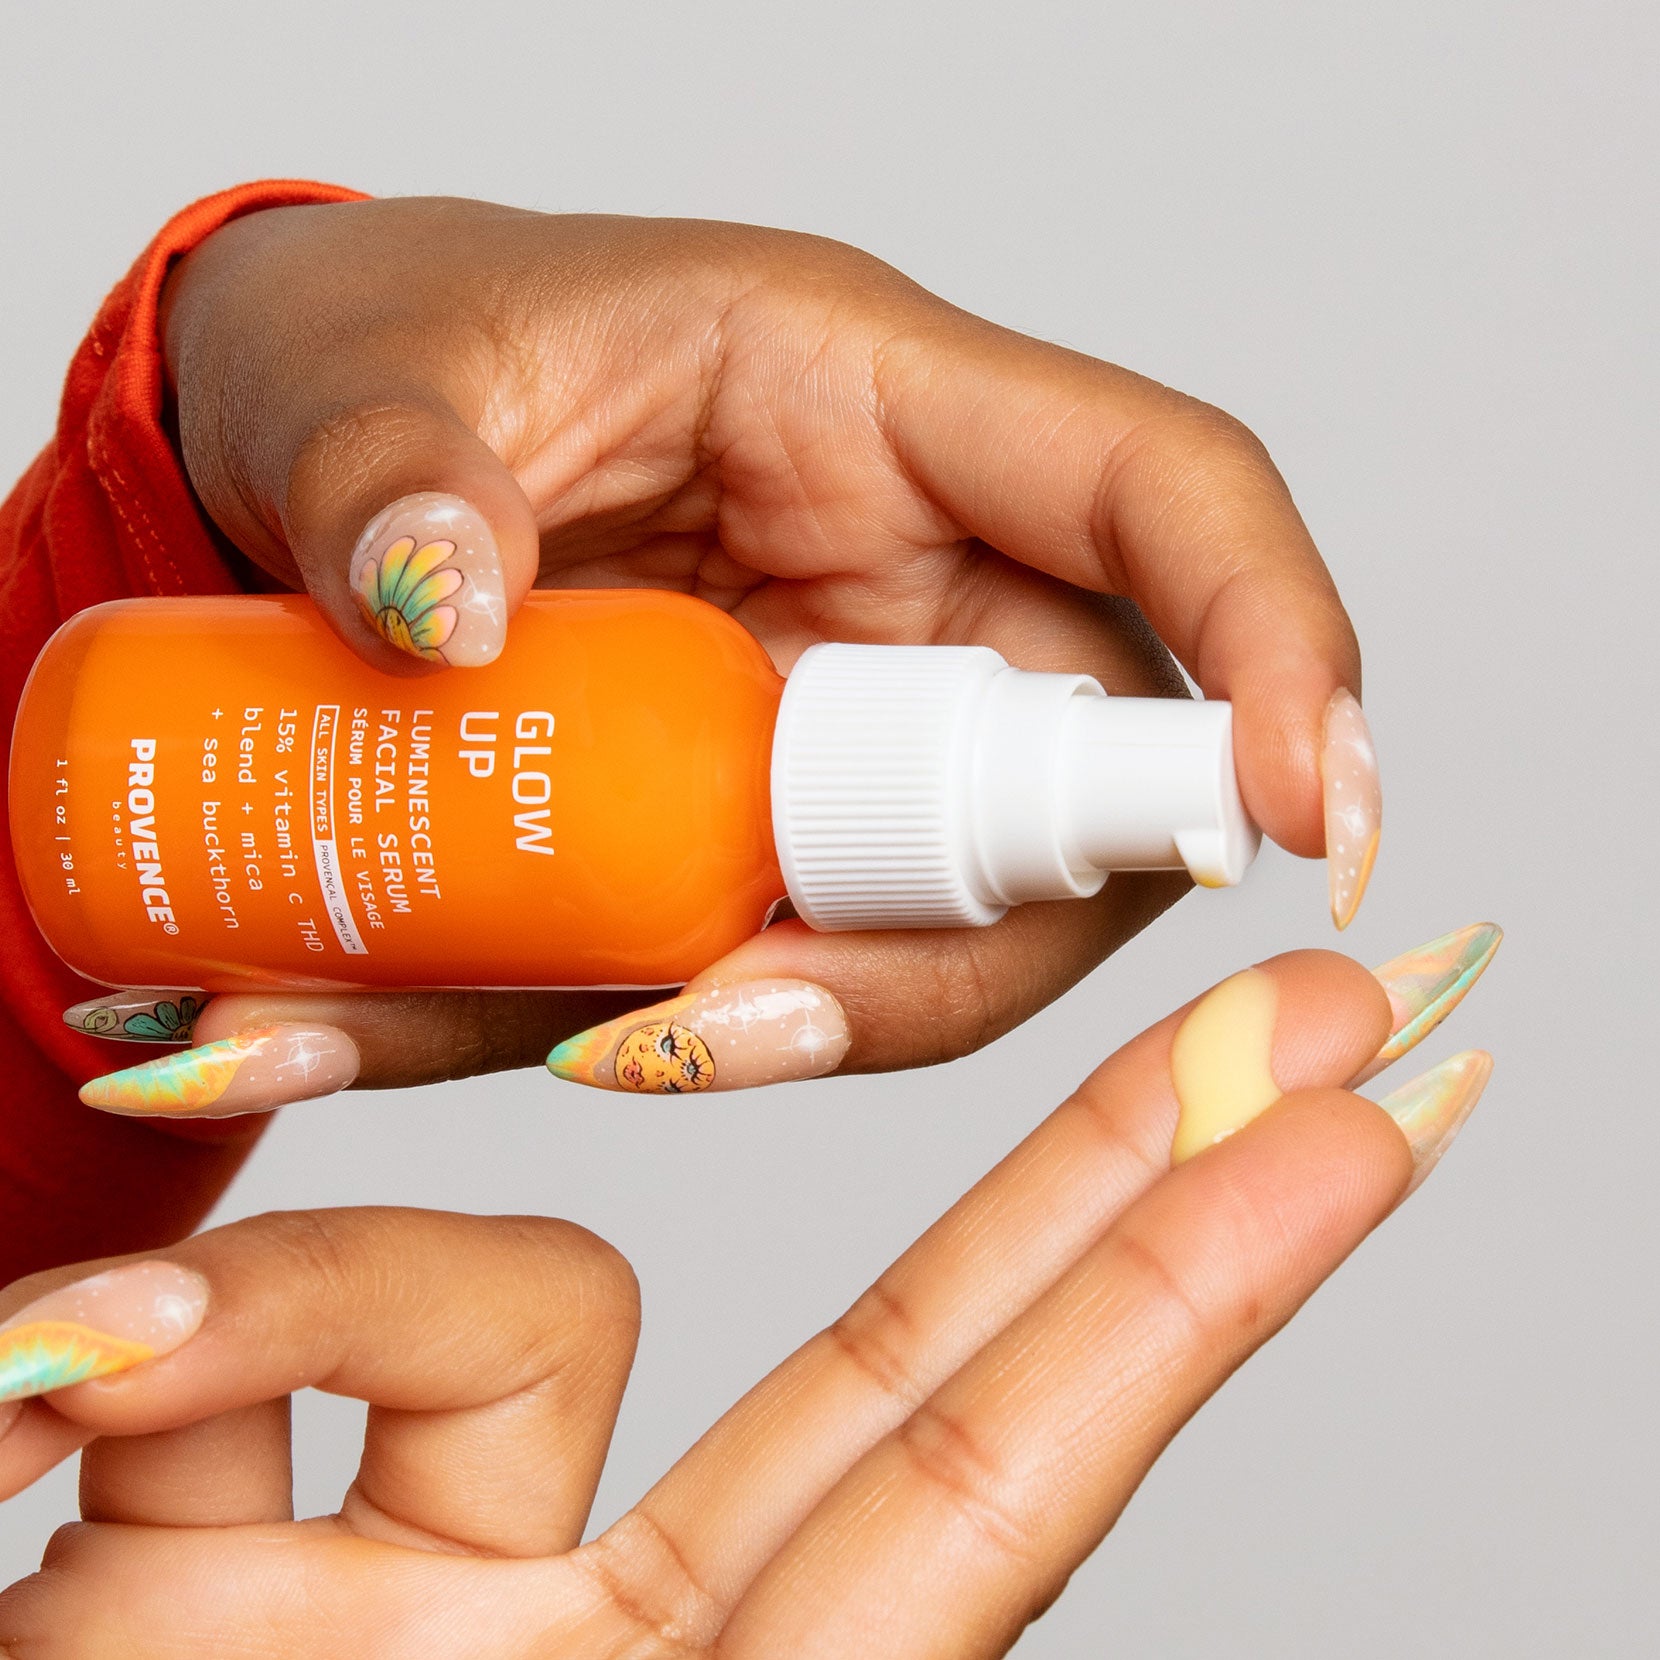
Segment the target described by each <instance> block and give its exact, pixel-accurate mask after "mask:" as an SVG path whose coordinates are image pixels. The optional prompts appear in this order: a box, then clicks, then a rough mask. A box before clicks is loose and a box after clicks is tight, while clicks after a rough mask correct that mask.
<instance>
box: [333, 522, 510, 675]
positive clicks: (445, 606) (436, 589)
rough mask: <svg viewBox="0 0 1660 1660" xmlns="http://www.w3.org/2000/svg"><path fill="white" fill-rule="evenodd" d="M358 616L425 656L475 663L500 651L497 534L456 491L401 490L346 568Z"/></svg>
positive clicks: (502, 605)
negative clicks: (451, 493) (405, 492)
mask: <svg viewBox="0 0 1660 1660" xmlns="http://www.w3.org/2000/svg"><path fill="white" fill-rule="evenodd" d="M349 576H350V582H351V588H352V593H353V595H354V597H355V598H356V600H357V603H358V607H359V609H360V610H361V611H362V613H363V617H364V620H365V621H366V622H367V623H368V624H369V626H370V627H371V628H372V629H374V631H375V632H376V633H377V634H378V635H380V637H381V638H382V639H383V640H385V641H386V642H387V644H388V645H391V646H395V647H396V648H397V649H398V650H399V651H402V652H405V653H407V654H408V655H409V656H411V657H418V658H420V659H421V660H422V661H423V662H428V663H447V664H451V665H453V666H457V667H464V668H470V667H477V666H479V665H481V664H484V663H489V662H492V661H494V659H495V658H496V657H498V656H499V655H500V653H501V648H502V644H503V641H504V639H505V638H506V627H507V599H506V589H505V587H504V585H503V581H502V569H501V557H500V555H499V554H498V552H497V550H496V539H495V536H494V535H493V534H492V533H491V530H490V526H489V525H488V524H487V523H486V522H485V520H484V517H483V515H482V514H480V513H479V512H478V510H477V509H476V508H474V507H472V506H471V505H470V504H468V503H467V502H465V501H463V500H462V499H461V498H460V497H459V496H446V495H439V494H436V493H433V492H423V493H421V494H418V495H413V496H404V497H402V498H401V499H400V500H398V501H395V502H393V503H392V505H391V506H390V507H388V508H386V509H385V510H384V511H382V512H381V513H379V514H377V515H376V516H375V518H374V519H373V520H371V521H370V523H369V525H368V527H367V528H366V529H365V530H364V532H363V535H362V536H361V537H360V538H359V539H358V544H357V548H356V550H355V551H354V553H353V554H352V562H351V570H350V573H349Z"/></svg>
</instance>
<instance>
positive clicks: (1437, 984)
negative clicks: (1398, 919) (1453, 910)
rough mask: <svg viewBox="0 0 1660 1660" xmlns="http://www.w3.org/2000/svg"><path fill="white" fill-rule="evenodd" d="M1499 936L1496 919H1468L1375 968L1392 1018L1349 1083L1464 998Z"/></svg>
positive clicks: (1385, 1062)
mask: <svg viewBox="0 0 1660 1660" xmlns="http://www.w3.org/2000/svg"><path fill="white" fill-rule="evenodd" d="M1503 939H1504V930H1503V929H1502V928H1500V927H1499V926H1498V924H1497V923H1494V922H1473V923H1471V924H1470V926H1469V927H1468V928H1459V929H1457V930H1456V931H1454V932H1453V933H1450V934H1443V935H1442V936H1441V937H1440V939H1436V940H1431V941H1430V942H1429V944H1428V945H1420V946H1419V947H1418V948H1417V949H1416V950H1415V951H1404V952H1402V953H1401V955H1400V956H1398V957H1394V958H1391V959H1390V961H1388V962H1386V963H1385V964H1384V965H1383V966H1382V967H1381V968H1374V969H1373V970H1372V972H1373V973H1374V974H1375V975H1376V976H1377V977H1378V979H1379V981H1380V982H1382V985H1383V989H1384V990H1385V991H1386V992H1388V994H1389V1007H1390V1010H1391V1012H1392V1014H1393V1016H1394V1020H1393V1024H1392V1026H1391V1028H1390V1037H1389V1041H1388V1042H1387V1043H1386V1044H1384V1046H1383V1047H1382V1048H1381V1049H1380V1050H1379V1051H1378V1053H1377V1058H1376V1059H1375V1060H1374V1061H1373V1062H1372V1063H1371V1064H1370V1065H1369V1066H1367V1067H1366V1068H1365V1069H1364V1070H1363V1071H1361V1073H1360V1074H1359V1075H1358V1076H1357V1077H1356V1078H1355V1080H1354V1083H1353V1084H1352V1085H1351V1086H1350V1087H1351V1088H1354V1087H1358V1086H1359V1085H1361V1084H1363V1083H1365V1082H1366V1081H1367V1079H1369V1078H1375V1077H1376V1076H1377V1075H1378V1073H1380V1072H1381V1071H1382V1070H1383V1069H1384V1068H1385V1067H1386V1066H1389V1065H1391V1064H1392V1063H1393V1062H1395V1061H1398V1060H1399V1059H1400V1058H1401V1056H1402V1055H1404V1054H1405V1053H1406V1052H1407V1051H1408V1050H1409V1049H1416V1048H1417V1046H1418V1045H1419V1044H1420V1043H1422V1042H1423V1041H1424V1039H1425V1038H1427V1037H1428V1036H1429V1035H1430V1033H1431V1032H1433V1031H1434V1030H1435V1028H1436V1027H1437V1026H1439V1025H1440V1024H1441V1022H1442V1021H1443V1020H1445V1019H1446V1018H1447V1016H1448V1015H1449V1014H1451V1013H1452V1012H1453V1010H1454V1009H1456V1008H1457V1007H1458V1005H1459V1004H1460V1003H1462V1002H1463V1001H1464V996H1465V993H1466V992H1468V991H1469V989H1470V987H1471V986H1473V985H1474V984H1475V983H1476V981H1477V980H1479V979H1480V978H1481V976H1482V975H1483V974H1484V973H1485V972H1486V969H1487V965H1488V964H1489V963H1490V962H1492V960H1493V954H1494V952H1496V951H1497V950H1498V948H1499V944H1500V942H1501V941H1502V940H1503Z"/></svg>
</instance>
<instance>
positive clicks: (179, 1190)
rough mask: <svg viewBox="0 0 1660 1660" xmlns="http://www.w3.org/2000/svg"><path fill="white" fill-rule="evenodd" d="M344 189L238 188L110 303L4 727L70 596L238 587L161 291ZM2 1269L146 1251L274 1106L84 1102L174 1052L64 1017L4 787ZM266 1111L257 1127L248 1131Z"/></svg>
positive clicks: (230, 1168) (190, 1220)
mask: <svg viewBox="0 0 1660 1660" xmlns="http://www.w3.org/2000/svg"><path fill="white" fill-rule="evenodd" d="M358 199H359V198H358V196H357V193H356V192H354V191H349V190H343V189H340V188H338V187H336V186H333V185H323V184H308V183H304V182H296V181H290V180H272V181H268V182H264V183H260V184H248V185H240V186H238V187H237V188H236V189H234V190H227V191H223V192H221V193H220V194H219V195H217V196H209V197H207V198H206V199H205V200H203V201H200V202H197V203H195V204H194V205H192V206H191V207H188V208H186V209H185V210H184V211H183V212H182V213H180V214H179V215H177V217H175V218H174V219H172V220H170V221H169V222H168V223H167V225H166V226H164V227H163V229H162V231H161V233H160V234H159V235H158V236H157V237H156V239H155V241H154V242H152V243H151V244H150V246H149V247H148V248H146V249H145V251H144V253H143V254H142V255H141V256H140V257H139V260H138V263H137V264H136V265H134V266H133V268H132V270H131V271H129V272H128V273H127V275H126V276H125V277H124V278H123V279H122V280H121V282H120V283H119V284H117V286H116V288H115V290H114V292H113V293H111V295H110V296H109V298H108V299H107V300H106V301H105V302H104V304H103V306H102V308H101V309H100V311H99V313H98V316H97V318H96V319H95V320H94V322H93V325H92V328H91V330H90V332H89V333H88V334H87V337H86V339H85V340H84V341H82V343H81V346H80V349H79V350H78V351H77V352H76V354H75V358H74V361H73V362H72V363H71V364H70V367H69V374H68V378H67V379H66V381H65V383H64V391H63V402H62V404H61V406H60V408H59V413H58V426H57V431H56V433H55V434H54V436H53V438H52V441H51V442H50V443H49V444H48V445H47V446H46V448H45V450H44V451H42V453H41V454H40V456H39V457H38V458H37V459H36V461H35V463H34V465H33V466H32V467H31V468H30V469H29V471H28V472H27V473H26V474H25V475H24V476H23V478H22V480H21V481H20V482H19V484H18V486H17V488H16V489H15V490H13V492H12V493H11V496H10V497H9V498H8V500H7V501H6V502H5V504H4V505H3V506H0V741H4V743H5V744H6V748H7V755H8V759H9V752H10V736H11V728H12V720H13V718H14V716H15V715H16V712H17V703H18V698H19V696H20V694H21V692H22V690H23V681H24V679H25V677H26V676H27V674H28V671H29V666H30V664H31V663H32V662H33V661H34V658H35V655H36V653H38V652H39V650H40V648H41V647H42V646H43V645H44V644H45V643H46V639H47V637H48V636H49V635H50V634H51V632H52V631H53V629H55V628H56V627H57V626H58V624H59V623H60V622H62V621H63V620H64V618H66V617H67V616H69V615H70V614H71V613H72V612H74V611H79V610H81V609H83V608H84V607H86V606H88V605H96V604H99V603H100V602H102V601H104V600H108V599H119V598H123V597H125V596H128V595H133V594H184V593H226V592H232V591H234V590H235V589H236V588H238V587H239V586H240V585H241V584H240V582H239V580H238V577H237V571H236V568H235V565H234V563H233V561H234V556H231V557H227V555H226V554H225V553H224V552H223V551H222V544H221V543H220V542H218V541H217V540H216V538H215V535H214V533H213V531H212V530H211V529H210V527H209V525H208V523H207V521H206V520H205V518H204V517H203V515H202V512H201V510H200V508H199V507H198V506H197V504H196V500H195V498H194V496H193V495H192V494H191V489H190V483H189V480H188V479H187V478H186V477H185V473H184V469H183V467H182V465H181V464H180V461H179V457H178V455H177V453H176V452H175V450H174V448H173V444H172V441H171V439H170V438H169V436H168V433H167V430H166V427H165V426H164V422H163V392H164V379H163V373H162V357H161V343H160V339H159V337H158V327H157V306H158V302H159V298H160V294H161V285H162V280H163V278H164V277H165V276H166V274H167V270H168V267H169V265H170V264H171V263H172V261H174V260H175V259H178V258H179V257H180V256H181V255H183V254H186V253H188V252H189V251H190V249H192V248H193V247H195V246H196V245H197V244H198V243H199V242H201V241H203V240H204V239H205V238H206V237H208V236H209V235H211V234H212V233H213V232H214V231H215V230H217V229H218V228H219V226H221V225H223V224H224V223H225V222H226V221H227V220H230V219H234V218H237V217H238V216H239V215H241V214H244V213H254V212H257V211H258V210H259V209H261V208H268V207H282V206H287V205H291V204H295V203H304V202H340V201H354V200H358ZM0 942H3V945H0V984H3V986H4V1001H3V1003H0V1054H3V1055H4V1057H5V1070H4V1080H3V1082H0V1284H3V1283H5V1282H6V1281H9V1280H11V1279H14V1278H16V1277H17V1276H18V1275H20V1274H24V1273H28V1272H31V1271H32V1270H34V1269H36V1268H42V1267H47V1266H52V1265H55V1264H58V1263H61V1262H71V1261H78V1260H80V1259H82V1258H85V1257H93V1256H104V1255H109V1254H113V1253H116V1252H122V1251H135V1250H145V1249H148V1248H150V1247H152V1246H155V1245H158V1244H163V1243H165V1242H167V1241H170V1240H173V1239H177V1238H179V1237H181V1236H182V1235H184V1234H186V1233H188V1232H189V1231H190V1229H191V1228H193V1227H194V1226H195V1225H196V1224H197V1223H198V1222H200V1221H201V1219H202V1217H203V1216H204V1215H206V1214H207V1211H208V1209H209V1207H210V1206H211V1205H212V1204H213V1202H214V1200H215V1199H217V1198H218V1196H219V1194H220V1193H221V1192H222V1191H223V1190H224V1187H225V1184H226V1183H227V1182H229V1180H230V1179H231V1177H232V1176H233V1175H234V1174H235V1172H236V1169H237V1167H238V1165H240V1164H241V1162H242V1160H243V1159H244V1158H245V1157H246V1156H247V1153H248V1150H249V1148H250V1147H251V1146H252V1145H253V1142H254V1140H255V1138H256V1137H257V1135H258V1133H259V1128H260V1126H261V1125H262V1124H263V1120H259V1119H250V1120H242V1119H236V1120H227V1121H226V1122H225V1123H224V1124H222V1125H214V1124H212V1123H211V1122H199V1123H197V1124H193V1125H187V1124H180V1125H174V1126H157V1125H151V1124H146V1123H143V1122H140V1121H138V1120H134V1119H124V1118H112V1117H109V1116H107V1115H106V1114H104V1113H99V1112H93V1111H91V1110H90V1109H89V1108H86V1107H83V1106H82V1105H81V1104H80V1102H79V1101H78V1100H77V1099H76V1097H75V1090H76V1086H77V1085H79V1084H80V1083H82V1082H84V1081H85V1080H86V1079H87V1078H90V1077H92V1076H94V1075H95V1074H96V1073H99V1072H107V1071H109V1070H110V1069H111V1067H112V1065H117V1064H119V1065H128V1064H131V1062H132V1061H134V1060H137V1059H141V1058H143V1057H144V1056H145V1055H146V1054H149V1053H157V1052H159V1051H148V1050H143V1049H134V1048H133V1047H131V1046H125V1045H124V1046H123V1047H122V1050H121V1052H120V1053H119V1054H117V1053H116V1052H115V1051H114V1050H113V1049H112V1046H110V1045H108V1044H100V1043H99V1042H98V1041H97V1040H96V1039H93V1038H88V1037H85V1036H83V1035H81V1034H79V1033H76V1032H72V1031H71V1030H70V1029H69V1028H68V1027H67V1026H65V1025H64V1024H63V1022H62V1020H61V1018H60V1016H61V1013H62V1011H63V1010H64V1009H65V1008H66V1007H68V1005H69V1004H71V1003H74V1002H77V1001H78V1000H80V999H81V998H83V997H88V996H94V995H96V993H97V990H98V989H99V988H96V987H93V988H89V987H88V985H87V982H85V981H84V980H81V979H79V978H77V977H76V976H75V975H73V974H71V973H70V972H69V970H68V969H66V968H65V967H64V966H63V964H62V963H60V962H59V961H58V960H57V958H56V957H55V956H53V954H52V953H51V951H50V950H49V949H48V948H47V945H46V943H45V941H44V940H43V939H42V938H41V937H40V934H39V933H38V932H37V930H36V929H35V926H34V923H33V922H32V921H31V919H30V917H29V913H28V909H27V907H26V906H25V904H24V901H23V895H22V893H21V891H20V890H19V888H18V883H17V872H16V868H15V866H14V864H13V862H12V858H11V835H10V831H9V827H8V825H7V820H6V814H5V808H4V803H3V798H0ZM250 1126H251V1127H250Z"/></svg>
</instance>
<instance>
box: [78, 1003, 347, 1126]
mask: <svg viewBox="0 0 1660 1660" xmlns="http://www.w3.org/2000/svg"><path fill="white" fill-rule="evenodd" d="M357 1071H358V1055H357V1046H356V1045H355V1044H354V1043H353V1042H352V1040H351V1039H350V1038H349V1037H347V1036H346V1034H345V1033H344V1032H342V1031H338V1030H336V1028H334V1027H332V1026H297V1025H295V1026H261V1027H257V1028H255V1029H254V1030H252V1031H247V1032H238V1033H237V1034H236V1036H235V1037H228V1038H221V1039H220V1040H219V1041H218V1042H217V1043H204V1044H202V1045H201V1046H200V1047H199V1048H195V1049H187V1050H185V1051H184V1052H183V1053H182V1054H177V1055H164V1056H163V1057H162V1058H161V1059H160V1060H154V1061H145V1062H144V1063H143V1064H142V1065H140V1066H129V1067H127V1068H126V1069H125V1070H123V1071H120V1072H111V1073H108V1074H106V1075H105V1076H104V1077H101V1078H94V1079H92V1081H91V1082H90V1083H86V1084H83V1085H82V1086H81V1100H82V1101H83V1102H85V1103H86V1105H87V1106H89V1107H98V1108H99V1109H101V1110H102V1111H104V1112H113V1113H119V1114H122V1115H124V1116H127V1117H134V1118H151V1117H163V1118H234V1117H236V1116H237V1115H238V1114H240V1113H247V1112H270V1111H271V1110H272V1109H273V1108H275V1107H281V1106H286V1105H287V1104H288V1103H290V1102H292V1101H308V1100H310V1099H312V1097H314V1096H318V1095H332V1094H333V1093H334V1092H335V1091H336V1090H341V1089H344V1088H345V1087H346V1086H347V1085H348V1084H350V1083H351V1082H352V1081H353V1080H354V1079H355V1078H356V1077H357Z"/></svg>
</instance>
